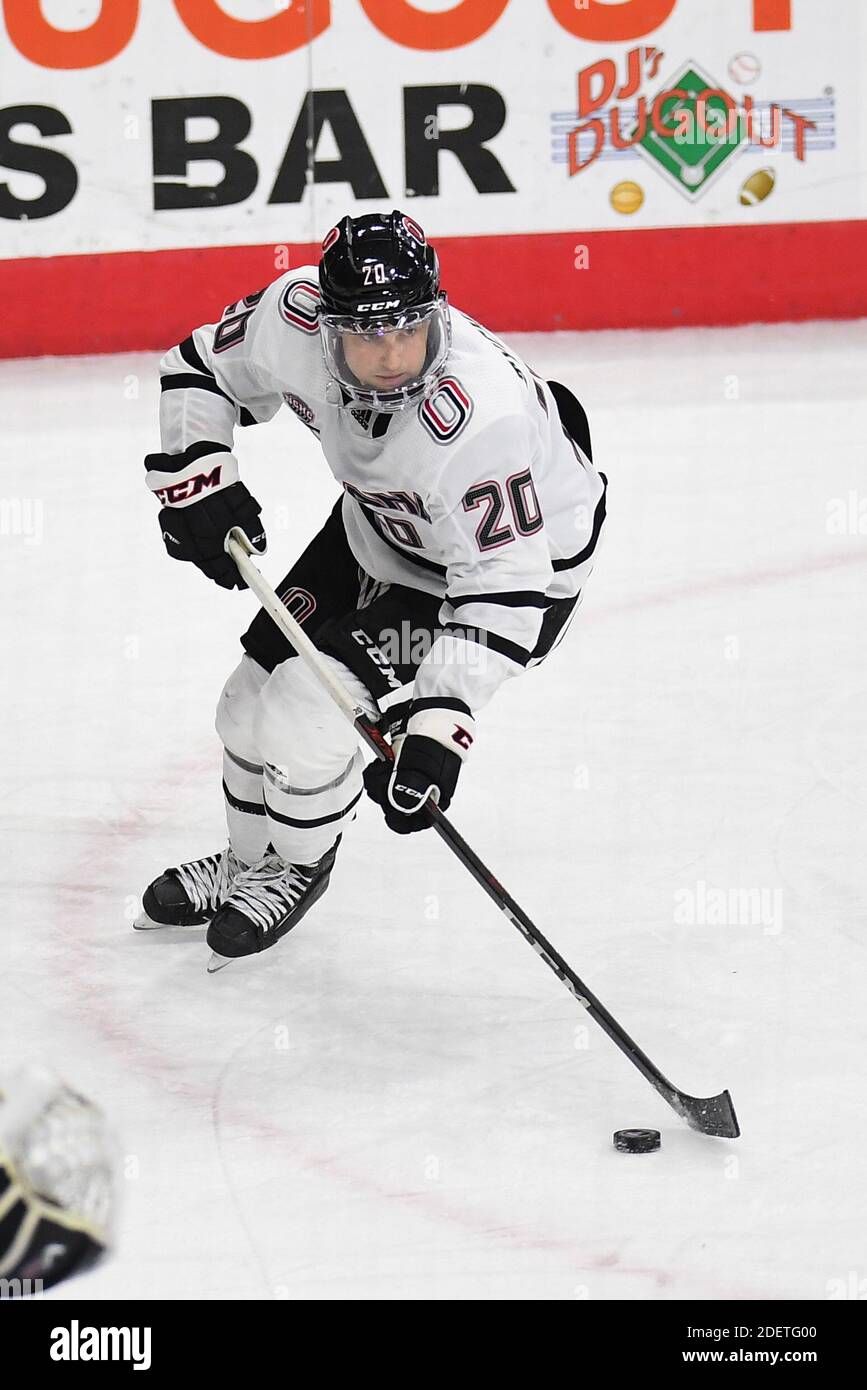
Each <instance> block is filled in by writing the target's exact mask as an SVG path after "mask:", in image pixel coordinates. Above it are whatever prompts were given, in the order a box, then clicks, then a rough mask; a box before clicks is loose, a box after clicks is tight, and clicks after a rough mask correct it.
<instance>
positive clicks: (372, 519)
mask: <svg viewBox="0 0 867 1390" xmlns="http://www.w3.org/2000/svg"><path fill="white" fill-rule="evenodd" d="M353 501H355V502H358V498H357V497H356V498H353ZM358 506H359V509H360V511H361V514H362V516H363V517H364V518H365V520H366V521H367V523H368V525H369V526H371V527H372V528H373V530H374V531H375V532H376V534H377V536H378V537H379V539H380V540H381V541H382V543H383V545H387V546H388V547H389V548H390V549H391V550H394V551H395V552H396V553H397V554H398V555H400V556H402V557H403V559H404V560H410V561H412V563H413V564H414V565H418V567H419V569H423V570H429V571H430V573H431V574H438V575H440V576H441V577H442V578H443V579H444V578H445V576H446V574H447V573H448V571H447V569H446V567H445V565H437V564H435V563H434V561H433V560H423V559H422V557H421V556H420V555H417V554H416V553H415V551H413V550H410V549H407V550H404V548H403V546H402V545H399V544H398V542H397V541H393V540H392V539H391V537H390V536H386V535H383V533H382V531H381V530H380V528H379V525H378V524H377V520H376V512H374V511H371V510H370V508H369V507H365V505H364V503H363V502H358Z"/></svg>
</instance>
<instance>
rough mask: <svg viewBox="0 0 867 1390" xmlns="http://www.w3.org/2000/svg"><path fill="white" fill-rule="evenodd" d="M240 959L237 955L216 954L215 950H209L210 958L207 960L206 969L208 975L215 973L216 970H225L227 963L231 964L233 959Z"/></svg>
mask: <svg viewBox="0 0 867 1390" xmlns="http://www.w3.org/2000/svg"><path fill="white" fill-rule="evenodd" d="M237 959H240V957H237V956H218V955H217V953H216V951H212V952H211V959H210V960H209V961H208V965H207V971H208V974H209V975H216V973H217V971H218V970H225V968H226V966H227V965H231V964H232V962H233V961H234V960H237Z"/></svg>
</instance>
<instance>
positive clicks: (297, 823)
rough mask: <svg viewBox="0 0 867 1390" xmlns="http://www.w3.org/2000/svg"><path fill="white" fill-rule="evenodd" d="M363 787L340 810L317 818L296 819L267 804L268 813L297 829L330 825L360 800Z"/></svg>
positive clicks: (312, 828)
mask: <svg viewBox="0 0 867 1390" xmlns="http://www.w3.org/2000/svg"><path fill="white" fill-rule="evenodd" d="M363 791H364V788H362V790H361V791H360V792H359V793H358V795H357V796H354V797H353V798H352V800H351V801H350V803H349V805H348V806H344V808H343V810H342V811H335V812H334V814H333V815H332V816H319V817H318V819H317V820H296V819H295V817H294V816H284V815H282V814H281V813H280V812H279V811H275V810H274V808H273V806H268V803H267V802H266V803H265V804H266V806H268V815H269V816H271V817H272V818H273V819H274V820H278V821H279V822H280V824H281V825H291V826H294V827H295V828H296V829H298V830H314V829H315V828H316V826H318V825H330V824H331V823H332V821H336V820H342V819H343V817H344V816H347V815H348V814H349V812H350V811H351V810H352V808H353V806H354V805H355V803H356V802H357V801H360V800H361V797H362V795H363Z"/></svg>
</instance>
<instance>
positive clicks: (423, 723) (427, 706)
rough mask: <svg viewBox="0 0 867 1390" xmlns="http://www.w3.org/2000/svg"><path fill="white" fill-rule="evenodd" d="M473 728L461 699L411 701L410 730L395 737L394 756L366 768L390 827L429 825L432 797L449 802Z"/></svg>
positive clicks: (443, 804) (401, 830)
mask: <svg viewBox="0 0 867 1390" xmlns="http://www.w3.org/2000/svg"><path fill="white" fill-rule="evenodd" d="M419 705H421V706H422V708H419ZM474 729H475V723H474V720H473V717H472V715H471V714H470V712H469V709H468V708H467V706H466V705H465V704H464V703H463V701H461V700H452V701H449V702H448V705H444V704H442V703H439V702H435V701H430V702H429V701H416V702H415V703H414V704H413V705H412V706H411V713H410V718H409V723H408V724H407V727H406V733H405V734H398V735H397V736H396V737H395V738H394V745H393V746H394V752H395V760H394V762H393V763H387V762H384V761H382V760H377V761H376V762H374V763H370V764H369V765H368V766H367V767H366V768H365V770H364V785H365V788H366V791H367V794H368V796H369V797H370V798H371V800H372V801H375V802H376V803H377V804H378V805H379V806H381V807H382V809H383V811H384V813H385V822H386V825H388V827H389V829H391V830H394V831H395V832H396V833H397V834H398V835H409V834H411V833H412V832H413V831H415V830H426V829H427V828H428V826H430V824H431V818H430V816H429V815H428V814H427V811H426V807H427V804H428V802H429V801H435V802H436V803H437V805H438V806H439V808H440V810H441V811H445V810H446V809H447V808H448V806H449V805H450V804H451V800H452V797H453V796H454V794H455V789H456V787H457V783H458V776H459V774H460V770H461V765H462V763H463V761H464V759H465V757H466V756H467V753H468V752H469V750H470V748H471V747H472V744H473V738H474Z"/></svg>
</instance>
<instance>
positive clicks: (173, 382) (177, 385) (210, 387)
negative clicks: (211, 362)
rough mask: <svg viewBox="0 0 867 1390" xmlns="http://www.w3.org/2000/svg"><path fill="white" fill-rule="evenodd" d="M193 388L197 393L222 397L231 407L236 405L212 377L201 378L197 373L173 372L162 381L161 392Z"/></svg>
mask: <svg viewBox="0 0 867 1390" xmlns="http://www.w3.org/2000/svg"><path fill="white" fill-rule="evenodd" d="M191 387H192V388H194V389H195V390H197V391H210V392H211V394H212V395H213V396H222V397H223V400H224V401H228V402H229V405H232V406H234V405H235V402H234V401H233V400H232V397H231V396H227V395H226V392H225V391H224V390H223V389H222V387H221V386H218V385H217V383H216V381H215V379H214V378H213V377H212V376H199V375H198V373H197V372H172V373H171V375H169V376H164V377H162V378H161V379H160V390H161V391H187V390H189V389H190V388H191Z"/></svg>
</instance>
